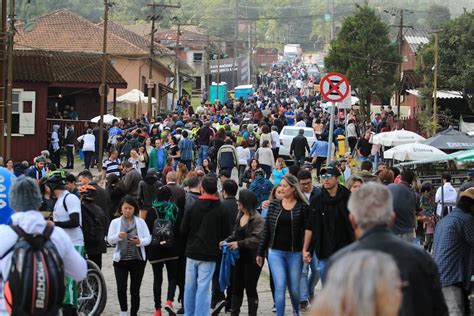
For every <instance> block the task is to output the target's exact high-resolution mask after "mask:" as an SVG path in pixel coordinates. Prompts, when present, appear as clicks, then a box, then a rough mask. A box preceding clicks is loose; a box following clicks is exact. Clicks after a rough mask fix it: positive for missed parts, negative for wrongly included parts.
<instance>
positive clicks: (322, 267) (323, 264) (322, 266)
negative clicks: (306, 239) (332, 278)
mask: <svg viewBox="0 0 474 316" xmlns="http://www.w3.org/2000/svg"><path fill="white" fill-rule="evenodd" d="M327 265H328V259H324V260H321V259H319V261H318V271H319V276H320V277H321V283H323V285H324V283H325V282H326V276H327V271H326V269H327Z"/></svg>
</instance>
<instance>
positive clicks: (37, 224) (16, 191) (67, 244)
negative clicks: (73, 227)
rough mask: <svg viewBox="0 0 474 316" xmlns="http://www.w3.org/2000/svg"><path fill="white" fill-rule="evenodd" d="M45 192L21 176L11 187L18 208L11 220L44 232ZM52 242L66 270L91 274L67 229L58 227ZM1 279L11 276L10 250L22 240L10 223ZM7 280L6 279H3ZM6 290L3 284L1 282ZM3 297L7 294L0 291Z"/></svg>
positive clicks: (3, 236) (78, 276) (0, 236)
mask: <svg viewBox="0 0 474 316" xmlns="http://www.w3.org/2000/svg"><path fill="white" fill-rule="evenodd" d="M42 200H43V199H42V196H41V192H40V188H39V186H38V184H37V183H36V182H35V181H34V180H33V179H31V178H29V177H25V176H20V177H19V178H18V179H16V181H15V182H14V183H13V185H12V187H11V188H10V204H11V206H12V208H13V209H14V210H15V213H14V214H13V215H12V217H11V224H12V225H18V226H19V227H20V228H22V229H23V230H24V231H25V232H26V233H27V234H42V233H43V232H44V230H45V228H46V221H45V220H44V218H43V215H42V214H41V213H40V212H39V211H38V209H39V207H40V205H41V203H42ZM50 239H51V241H52V243H53V244H54V246H55V247H56V250H57V252H58V254H59V256H60V257H61V259H62V261H63V268H64V272H65V274H66V275H67V276H68V277H69V278H71V279H73V280H75V281H77V282H79V281H81V280H83V279H85V278H86V276H87V264H86V261H85V260H84V259H83V258H82V256H81V255H80V254H79V253H78V252H77V251H76V250H75V249H74V246H73V243H72V242H71V239H70V238H69V236H68V235H67V234H66V232H65V231H64V230H63V229H61V228H59V227H55V228H54V229H53V231H52V233H51V237H50ZM0 240H2V242H1V244H0V256H1V257H2V260H1V261H0V280H4V279H6V278H7V277H8V273H9V270H10V266H11V260H12V255H13V252H10V253H8V254H7V251H8V250H9V249H10V248H11V247H12V246H13V245H14V244H15V243H16V242H17V241H18V236H17V234H16V233H15V232H14V231H13V229H12V228H11V227H10V226H8V225H1V226H0ZM2 283H3V282H2ZM1 287H2V289H1V290H0V292H3V284H2V285H1ZM0 298H2V299H3V295H0ZM0 314H1V315H4V314H6V311H5V310H4V304H3V302H0Z"/></svg>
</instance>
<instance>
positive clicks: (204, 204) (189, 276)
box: [181, 176, 229, 316]
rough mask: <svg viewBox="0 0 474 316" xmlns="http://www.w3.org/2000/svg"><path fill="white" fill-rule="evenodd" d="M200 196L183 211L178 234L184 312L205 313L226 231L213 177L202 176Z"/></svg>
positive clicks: (224, 214)
mask: <svg viewBox="0 0 474 316" xmlns="http://www.w3.org/2000/svg"><path fill="white" fill-rule="evenodd" d="M201 193H202V195H201V196H200V197H199V199H198V200H197V201H196V202H195V203H194V205H193V206H192V207H191V209H189V210H188V211H186V212H185V213H184V217H183V222H182V224H181V235H182V237H183V238H185V239H186V258H187V260H186V280H185V293H184V312H185V315H189V316H194V315H209V314H210V310H211V293H210V286H211V281H212V276H213V274H214V270H215V268H216V261H217V258H218V256H219V242H220V241H221V240H223V239H224V238H225V237H227V236H225V232H228V231H229V228H228V227H227V226H228V222H227V217H226V213H225V210H224V208H223V207H222V204H221V202H220V200H219V198H218V197H217V196H216V193H217V179H216V178H215V177H212V176H204V177H203V178H202V181H201Z"/></svg>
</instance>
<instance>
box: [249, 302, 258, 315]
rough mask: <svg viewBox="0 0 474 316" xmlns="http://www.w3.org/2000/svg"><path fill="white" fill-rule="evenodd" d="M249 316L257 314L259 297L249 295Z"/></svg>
mask: <svg viewBox="0 0 474 316" xmlns="http://www.w3.org/2000/svg"><path fill="white" fill-rule="evenodd" d="M248 301H249V316H257V309H258V298H255V297H249V298H248Z"/></svg>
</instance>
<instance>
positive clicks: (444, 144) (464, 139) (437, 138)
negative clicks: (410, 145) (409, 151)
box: [423, 127, 474, 150]
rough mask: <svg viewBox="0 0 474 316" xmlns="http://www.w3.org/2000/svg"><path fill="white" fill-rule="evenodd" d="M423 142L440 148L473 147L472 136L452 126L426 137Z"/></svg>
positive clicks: (473, 138)
mask: <svg viewBox="0 0 474 316" xmlns="http://www.w3.org/2000/svg"><path fill="white" fill-rule="evenodd" d="M423 144H426V145H430V146H433V147H436V148H438V149H442V150H461V149H471V148H474V137H473V136H469V135H468V134H466V133H464V132H460V131H457V130H455V129H453V128H452V127H450V128H448V129H446V130H444V131H442V132H439V133H438V134H436V135H434V136H433V137H431V138H428V139H427V140H426V141H424V142H423Z"/></svg>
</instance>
